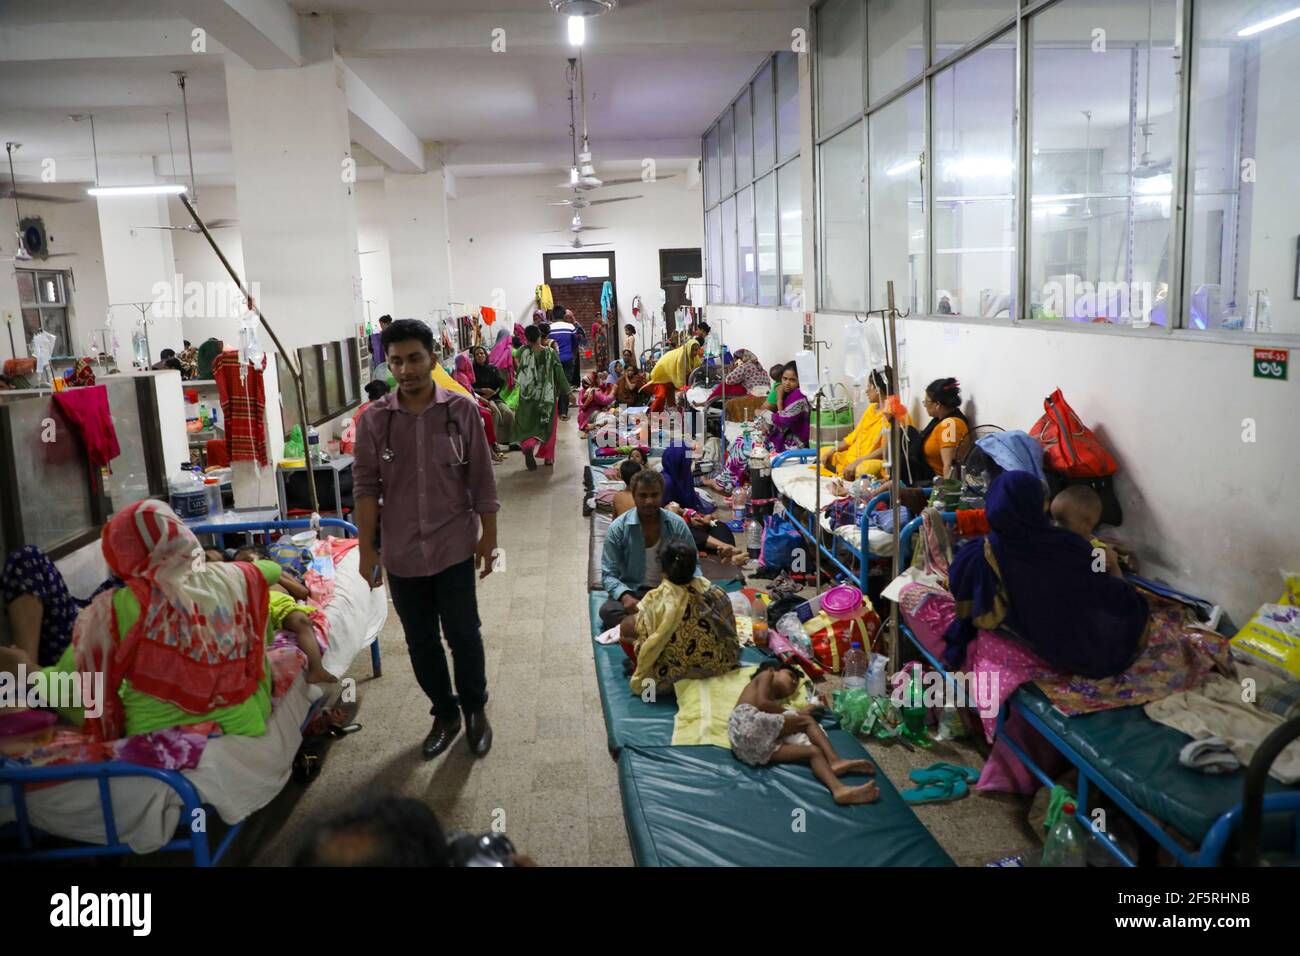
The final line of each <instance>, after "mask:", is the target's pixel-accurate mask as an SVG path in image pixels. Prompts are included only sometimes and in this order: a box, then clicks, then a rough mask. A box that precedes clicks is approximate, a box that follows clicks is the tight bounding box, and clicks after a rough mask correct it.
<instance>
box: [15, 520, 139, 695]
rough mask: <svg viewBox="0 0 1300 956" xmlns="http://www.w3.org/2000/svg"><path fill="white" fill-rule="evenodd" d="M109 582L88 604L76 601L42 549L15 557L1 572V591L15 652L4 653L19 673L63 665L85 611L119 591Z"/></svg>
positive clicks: (27, 549)
mask: <svg viewBox="0 0 1300 956" xmlns="http://www.w3.org/2000/svg"><path fill="white" fill-rule="evenodd" d="M120 585H121V582H120V581H118V580H116V579H115V578H111V577H110V578H109V579H108V580H107V581H105V582H104V583H103V584H101V585H100V586H99V587H98V588H97V589H96V590H95V593H94V594H92V595H91V596H90V597H88V598H79V597H74V596H73V595H72V592H70V591H69V590H68V586H67V584H66V583H65V582H64V580H63V575H62V574H60V573H59V569H58V568H56V567H55V566H54V562H53V561H51V560H50V558H49V556H48V555H47V554H45V552H44V551H42V550H41V549H40V548H38V547H36V546H35V545H27V546H26V547H23V548H19V549H18V550H17V551H14V552H12V553H11V554H10V555H9V557H7V558H6V559H5V563H4V569H3V570H0V590H3V600H4V609H5V612H6V613H7V614H8V616H9V632H10V634H12V635H13V642H14V643H13V646H12V647H9V648H0V652H4V659H0V664H3V663H4V662H5V660H6V659H7V662H8V663H9V664H10V665H11V666H12V667H14V668H16V667H17V665H18V664H20V663H21V664H23V665H25V666H26V667H27V668H28V669H29V670H35V669H36V668H38V667H47V666H49V665H50V664H53V663H54V662H55V661H57V660H58V659H59V658H60V657H61V656H62V655H63V652H64V651H65V650H67V647H68V644H70V643H71V642H72V628H73V625H74V624H75V623H76V621H77V614H78V613H80V611H81V609H82V608H83V607H85V606H86V605H87V604H89V603H90V602H91V601H92V600H94V598H95V595H97V594H99V592H100V591H105V590H109V589H111V588H114V587H119V586H120Z"/></svg>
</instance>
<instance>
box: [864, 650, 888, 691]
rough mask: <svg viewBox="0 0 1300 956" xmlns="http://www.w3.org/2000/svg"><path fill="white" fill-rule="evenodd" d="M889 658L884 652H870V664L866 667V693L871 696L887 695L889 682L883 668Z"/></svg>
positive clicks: (886, 665)
mask: <svg viewBox="0 0 1300 956" xmlns="http://www.w3.org/2000/svg"><path fill="white" fill-rule="evenodd" d="M888 666H889V658H887V657H886V656H885V655H884V654H872V655H871V664H870V665H869V666H868V667H867V693H868V694H870V695H871V696H872V697H887V696H889V682H888V681H887V680H886V678H885V669H886V668H887V667H888Z"/></svg>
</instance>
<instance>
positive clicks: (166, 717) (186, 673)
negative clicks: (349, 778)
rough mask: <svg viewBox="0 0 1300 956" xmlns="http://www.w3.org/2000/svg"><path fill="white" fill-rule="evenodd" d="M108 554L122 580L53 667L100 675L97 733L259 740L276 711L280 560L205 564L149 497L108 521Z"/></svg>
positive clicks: (88, 613) (90, 721)
mask: <svg viewBox="0 0 1300 956" xmlns="http://www.w3.org/2000/svg"><path fill="white" fill-rule="evenodd" d="M102 548H103V553H104V559H105V561H107V562H108V567H109V569H110V570H111V571H112V572H113V574H115V575H116V576H117V577H118V578H119V579H120V580H121V581H122V582H123V586H122V587H119V588H114V589H112V590H108V591H102V592H100V593H99V594H98V595H96V597H95V598H94V600H92V601H91V602H90V604H89V606H87V607H86V608H85V609H84V610H83V611H82V612H81V614H80V615H78V617H77V623H76V627H75V629H74V631H73V635H72V644H71V646H70V647H69V649H68V651H67V652H66V653H65V654H64V657H63V658H62V659H61V660H60V662H59V664H57V665H56V666H55V670H59V671H63V670H66V671H79V672H81V673H102V674H104V676H105V681H104V700H103V701H102V704H103V709H102V713H101V714H100V716H98V717H93V718H92V717H89V716H87V717H86V725H87V727H88V728H89V729H90V731H91V734H92V736H94V737H95V739H99V740H115V739H117V738H119V737H122V736H124V735H131V734H141V733H148V732H150V731H153V730H161V729H165V728H168V727H178V726H184V725H187V724H194V723H199V722H202V721H215V722H216V723H218V724H220V725H221V728H222V730H223V731H224V732H225V733H228V734H242V735H247V736H260V735H262V734H263V733H265V731H266V720H267V718H268V717H269V715H270V713H271V668H270V667H269V666H268V665H269V662H268V660H267V656H266V647H267V636H268V635H267V631H268V626H269V624H270V617H269V610H270V586H271V584H273V583H275V581H276V580H278V579H279V572H280V566H279V565H278V564H276V563H275V562H273V561H258V562H255V563H229V564H225V563H208V562H206V561H205V559H204V554H203V548H202V546H201V545H200V544H199V541H198V539H197V538H196V537H194V534H193V532H191V531H190V529H189V528H187V527H186V526H185V524H184V522H182V521H181V520H180V518H178V517H177V516H176V513H175V512H174V511H172V510H171V508H169V507H168V506H167V505H165V504H163V503H162V502H160V501H155V500H153V499H145V500H144V501H139V502H136V503H135V504H133V505H130V506H128V507H126V508H124V509H122V510H121V511H119V512H118V513H117V514H116V515H114V516H113V518H112V520H111V521H109V523H108V524H107V525H106V526H105V527H104V531H103V535H102Z"/></svg>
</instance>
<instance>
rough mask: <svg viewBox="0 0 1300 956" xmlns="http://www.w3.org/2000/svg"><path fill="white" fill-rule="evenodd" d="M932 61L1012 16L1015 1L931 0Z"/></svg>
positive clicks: (1014, 13)
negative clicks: (932, 11)
mask: <svg viewBox="0 0 1300 956" xmlns="http://www.w3.org/2000/svg"><path fill="white" fill-rule="evenodd" d="M932 3H933V10H934V14H933V20H932V23H931V33H932V34H933V36H934V59H935V62H938V61H939V60H941V59H943V58H944V57H945V56H947V55H948V54H950V53H954V52H956V51H957V50H960V49H961V48H962V47H964V46H965V45H966V44H968V43H970V42H971V41H972V40H974V39H976V38H977V37H981V36H983V35H984V34H985V33H988V31H990V30H992V29H993V28H994V27H995V26H997V25H998V24H999V23H1002V22H1003V21H1005V20H1007V19H1008V18H1010V17H1014V16H1015V15H1016V0H932Z"/></svg>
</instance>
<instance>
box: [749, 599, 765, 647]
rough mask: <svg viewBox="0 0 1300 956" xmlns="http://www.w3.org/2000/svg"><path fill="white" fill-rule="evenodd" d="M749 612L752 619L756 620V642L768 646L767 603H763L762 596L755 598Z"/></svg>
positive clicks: (754, 628) (761, 645)
mask: <svg viewBox="0 0 1300 956" xmlns="http://www.w3.org/2000/svg"><path fill="white" fill-rule="evenodd" d="M749 613H750V619H751V620H752V621H753V622H754V627H753V630H754V643H755V644H756V645H758V646H759V647H767V641H768V635H767V605H766V604H764V603H763V599H762V598H761V597H756V598H754V600H753V602H752V603H751V604H750V612H749Z"/></svg>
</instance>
